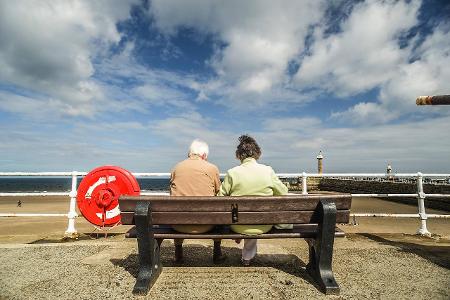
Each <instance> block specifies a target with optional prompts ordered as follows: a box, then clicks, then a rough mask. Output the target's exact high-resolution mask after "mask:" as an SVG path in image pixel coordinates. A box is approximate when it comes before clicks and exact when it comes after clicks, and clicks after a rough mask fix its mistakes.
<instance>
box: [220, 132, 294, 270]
mask: <svg viewBox="0 0 450 300" xmlns="http://www.w3.org/2000/svg"><path fill="white" fill-rule="evenodd" d="M260 156H261V149H260V147H259V145H258V143H256V141H255V139H253V138H252V137H250V136H248V135H242V136H240V137H239V145H238V146H237V149H236V158H237V159H238V160H240V162H241V165H239V166H237V167H234V168H232V169H230V170H228V172H227V174H226V176H225V179H224V181H223V182H222V185H221V186H220V190H219V196H273V195H285V194H287V192H288V189H287V187H286V186H285V185H284V184H283V183H282V182H281V181H280V179H279V178H278V177H277V176H276V175H275V172H274V171H273V169H272V168H271V167H269V166H266V165H263V164H259V163H258V162H257V160H258V159H259V157H260ZM281 226H282V225H280V228H286V227H281ZM271 228H272V225H231V230H233V231H234V232H236V233H240V234H245V235H257V234H262V233H266V232H268V231H269V230H270V229H271ZM236 242H238V243H240V241H236ZM256 251H257V240H256V239H244V248H243V249H242V264H243V265H244V266H249V265H250V262H251V260H252V259H253V258H254V257H255V255H256Z"/></svg>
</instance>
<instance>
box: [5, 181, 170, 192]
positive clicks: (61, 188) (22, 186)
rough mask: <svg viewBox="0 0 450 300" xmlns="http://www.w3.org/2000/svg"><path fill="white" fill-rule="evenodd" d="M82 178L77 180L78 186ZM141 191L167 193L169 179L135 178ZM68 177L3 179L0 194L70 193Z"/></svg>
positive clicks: (70, 183) (70, 182)
mask: <svg viewBox="0 0 450 300" xmlns="http://www.w3.org/2000/svg"><path fill="white" fill-rule="evenodd" d="M82 179H83V178H82V177H80V178H78V184H77V186H79V184H80V182H81V180H82ZM137 181H138V183H139V186H140V188H141V191H144V192H145V191H168V190H169V178H137ZM71 185H72V180H71V178H69V177H3V178H0V193H38V192H70V190H71Z"/></svg>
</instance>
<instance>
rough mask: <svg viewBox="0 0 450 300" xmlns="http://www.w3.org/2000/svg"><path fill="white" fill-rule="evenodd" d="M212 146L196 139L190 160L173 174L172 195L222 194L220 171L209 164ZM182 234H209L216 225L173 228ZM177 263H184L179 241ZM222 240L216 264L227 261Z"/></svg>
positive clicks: (217, 245)
mask: <svg viewBox="0 0 450 300" xmlns="http://www.w3.org/2000/svg"><path fill="white" fill-rule="evenodd" d="M208 154H209V147H208V144H207V143H206V142H204V141H202V140H199V139H195V140H194V141H192V143H191V146H190V147H189V154H188V158H187V159H185V160H183V161H181V162H179V163H178V164H177V165H176V166H175V167H174V169H173V170H172V172H171V175H170V195H171V196H215V195H216V194H217V192H218V191H219V187H220V177H219V169H218V168H217V167H216V166H215V165H214V164H212V163H210V162H208V161H207V159H208ZM172 228H173V229H174V230H176V231H178V232H182V233H205V232H208V231H210V230H211V229H213V228H214V225H173V226H172ZM174 243H175V261H176V262H179V263H181V262H182V261H183V240H182V239H175V240H174ZM220 244H221V240H214V252H213V261H214V262H215V263H219V262H221V261H223V260H224V258H225V257H224V256H223V255H222V252H221V248H220Z"/></svg>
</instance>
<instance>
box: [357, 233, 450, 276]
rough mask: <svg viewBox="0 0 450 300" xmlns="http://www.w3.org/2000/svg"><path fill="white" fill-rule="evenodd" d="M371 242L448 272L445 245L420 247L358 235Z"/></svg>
mask: <svg viewBox="0 0 450 300" xmlns="http://www.w3.org/2000/svg"><path fill="white" fill-rule="evenodd" d="M360 235H361V236H364V237H366V238H368V239H370V240H372V241H375V242H378V243H380V244H384V245H389V246H394V247H396V248H398V249H399V250H400V251H402V252H408V253H414V254H416V255H418V256H420V257H422V258H424V259H426V260H428V261H430V262H432V263H434V264H436V265H438V266H440V267H443V268H445V269H447V270H450V251H449V250H450V247H449V246H446V245H421V244H416V243H411V242H402V241H392V240H388V239H386V238H383V237H381V236H378V235H376V234H370V233H360Z"/></svg>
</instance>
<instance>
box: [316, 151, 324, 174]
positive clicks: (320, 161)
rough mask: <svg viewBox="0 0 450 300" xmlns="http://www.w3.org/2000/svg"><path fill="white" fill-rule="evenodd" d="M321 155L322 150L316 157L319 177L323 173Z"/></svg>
mask: <svg viewBox="0 0 450 300" xmlns="http://www.w3.org/2000/svg"><path fill="white" fill-rule="evenodd" d="M322 161H323V154H322V150H320V151H319V154H318V155H317V173H319V175H321V174H322V172H323V164H322Z"/></svg>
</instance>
